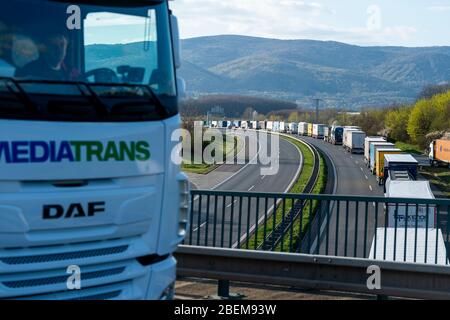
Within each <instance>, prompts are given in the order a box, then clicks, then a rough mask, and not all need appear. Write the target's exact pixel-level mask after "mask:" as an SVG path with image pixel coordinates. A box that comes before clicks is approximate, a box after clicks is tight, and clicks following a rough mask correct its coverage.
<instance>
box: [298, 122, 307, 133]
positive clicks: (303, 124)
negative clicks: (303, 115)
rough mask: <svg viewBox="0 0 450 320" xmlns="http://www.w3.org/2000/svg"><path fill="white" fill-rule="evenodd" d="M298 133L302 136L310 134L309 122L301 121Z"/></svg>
mask: <svg viewBox="0 0 450 320" xmlns="http://www.w3.org/2000/svg"><path fill="white" fill-rule="evenodd" d="M298 134H299V135H301V136H307V135H308V123H307V122H300V123H299V124H298Z"/></svg>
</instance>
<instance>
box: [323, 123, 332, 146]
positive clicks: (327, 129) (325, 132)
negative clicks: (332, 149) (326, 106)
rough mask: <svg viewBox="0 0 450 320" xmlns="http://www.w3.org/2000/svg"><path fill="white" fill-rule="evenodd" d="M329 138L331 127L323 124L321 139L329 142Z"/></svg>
mask: <svg viewBox="0 0 450 320" xmlns="http://www.w3.org/2000/svg"><path fill="white" fill-rule="evenodd" d="M330 139H331V127H329V126H325V128H324V130H323V140H324V141H326V142H330Z"/></svg>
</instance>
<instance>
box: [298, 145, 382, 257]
mask: <svg viewBox="0 0 450 320" xmlns="http://www.w3.org/2000/svg"><path fill="white" fill-rule="evenodd" d="M301 139H303V140H305V141H307V142H309V143H311V144H312V145H314V146H315V147H316V148H317V149H318V150H320V151H322V152H323V153H324V154H325V155H326V156H328V157H329V158H330V160H331V161H332V162H333V164H334V169H335V175H336V177H335V179H336V180H335V181H336V189H335V193H336V194H338V195H348V196H374V197H383V196H384V191H383V188H382V187H380V186H378V183H377V181H376V178H375V176H374V175H372V173H371V172H370V171H369V169H368V168H367V167H366V165H365V163H364V156H363V155H359V154H350V153H348V152H347V151H345V150H344V148H343V147H342V146H335V145H332V144H329V143H327V142H325V141H323V140H317V139H313V138H308V137H302V138H301ZM330 169H331V168H330ZM323 208H325V204H323ZM331 208H332V210H331V211H330V215H329V218H328V220H327V219H325V218H326V216H325V214H323V216H321V221H322V222H321V233H320V238H319V237H318V238H316V236H317V235H318V233H317V232H315V233H313V238H315V241H314V242H313V246H312V248H311V251H312V252H313V253H319V254H328V255H338V256H350V257H360V258H367V257H368V256H369V252H370V247H371V245H372V239H373V236H374V231H375V227H383V226H384V223H385V221H384V220H385V218H384V213H383V208H381V207H378V208H377V207H376V206H375V204H374V203H369V204H368V205H367V207H366V204H365V203H360V204H358V206H357V205H356V204H351V203H350V204H349V205H348V210H347V203H346V202H340V203H339V204H338V203H337V202H334V203H332V204H331ZM338 209H339V212H338ZM326 222H328V225H327V223H326ZM317 229H318V228H316V230H317ZM317 240H318V241H317ZM317 243H320V245H319V247H317Z"/></svg>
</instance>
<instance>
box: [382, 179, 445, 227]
mask: <svg viewBox="0 0 450 320" xmlns="http://www.w3.org/2000/svg"><path fill="white" fill-rule="evenodd" d="M385 197H386V198H408V199H427V200H430V199H434V195H433V192H432V191H431V187H430V182H428V181H401V180H400V181H399V180H391V178H389V179H387V181H386V192H385ZM385 213H386V215H387V221H388V225H387V226H388V227H389V228H403V229H404V228H405V227H407V228H435V227H436V215H437V208H436V206H435V205H426V204H418V205H408V206H406V204H404V203H388V204H387V205H386V207H385Z"/></svg>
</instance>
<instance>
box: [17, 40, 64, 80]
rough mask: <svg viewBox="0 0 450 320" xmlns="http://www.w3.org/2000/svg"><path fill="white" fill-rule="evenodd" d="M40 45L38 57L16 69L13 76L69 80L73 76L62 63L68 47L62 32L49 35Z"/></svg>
mask: <svg viewBox="0 0 450 320" xmlns="http://www.w3.org/2000/svg"><path fill="white" fill-rule="evenodd" d="M42 45H43V46H42V49H41V50H40V51H39V52H40V54H39V59H37V60H35V61H32V62H30V63H28V64H27V65H25V66H24V67H22V68H20V69H17V70H16V74H15V76H16V77H17V78H38V79H45V80H57V81H67V80H71V78H73V77H72V76H71V74H69V72H68V71H67V68H66V65H65V64H64V60H65V58H66V55H67V47H68V41H67V38H66V37H65V36H64V35H62V34H57V35H51V36H49V37H47V38H46V39H44V41H43V43H42Z"/></svg>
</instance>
